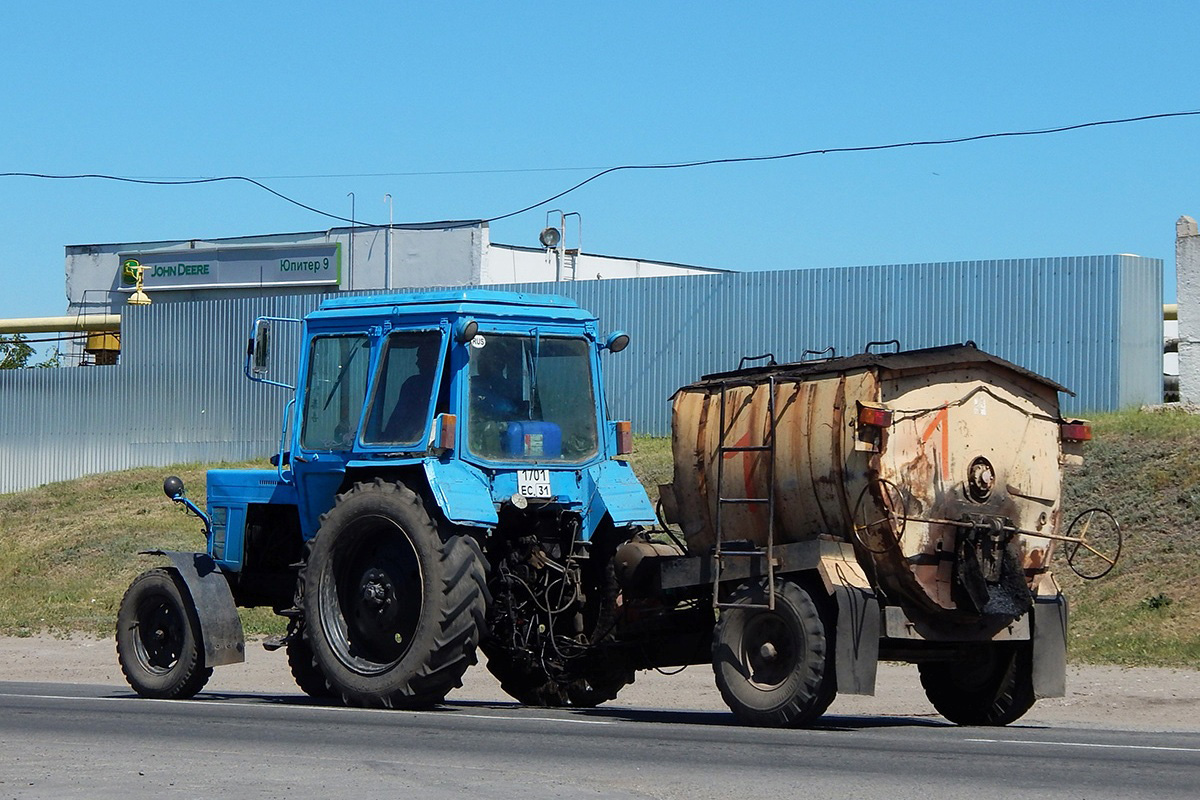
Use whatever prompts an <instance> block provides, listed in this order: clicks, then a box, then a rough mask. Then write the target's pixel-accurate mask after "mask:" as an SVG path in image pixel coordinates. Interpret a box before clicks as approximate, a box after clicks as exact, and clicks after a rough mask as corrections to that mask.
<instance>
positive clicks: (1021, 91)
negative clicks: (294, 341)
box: [0, 2, 1200, 317]
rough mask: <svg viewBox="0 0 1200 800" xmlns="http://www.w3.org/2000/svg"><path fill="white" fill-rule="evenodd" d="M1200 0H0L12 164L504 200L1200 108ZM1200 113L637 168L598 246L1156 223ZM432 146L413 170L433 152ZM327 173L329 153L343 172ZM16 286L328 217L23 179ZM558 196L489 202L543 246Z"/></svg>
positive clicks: (15, 310) (410, 198) (864, 241)
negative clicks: (92, 262)
mask: <svg viewBox="0 0 1200 800" xmlns="http://www.w3.org/2000/svg"><path fill="white" fill-rule="evenodd" d="M1197 31H1200V4H1197V3H1194V2H1193V3H1170V2H1160V3H1152V4H1151V3H1146V4H1141V3H1125V2H1088V3H1084V2H1056V3H1044V2H1036V3H1035V2H1011V3H1003V4H1001V3H990V4H984V3H967V2H956V3H923V2H909V3H868V2H860V3H837V4H807V3H754V2H749V3H737V4H734V3H706V2H693V3H656V2H640V3H602V4H601V3H598V4H590V5H589V6H588V7H586V8H575V7H573V4H564V3H469V2H468V3H455V4H453V5H451V4H434V3H423V4H415V3H404V2H390V3H358V4H344V5H335V4H321V3H306V2H289V3H244V2H242V3H192V4H177V3H162V2H156V3H141V2H126V3H121V4H95V3H69V2H67V3H64V2H45V3H40V4H21V5H19V6H16V7H13V8H9V9H7V10H6V13H5V37H4V38H5V44H4V47H3V48H0V70H2V72H3V74H4V76H5V80H4V91H3V92H2V93H0V103H2V104H3V105H2V109H0V110H2V113H0V120H3V123H0V154H2V157H0V162H2V167H0V171H23V172H44V173H77V172H101V173H109V174H115V175H125V176H137V177H197V176H217V175H247V176H252V177H255V178H257V179H260V180H262V181H263V182H265V183H267V184H269V185H270V186H272V187H273V188H275V189H277V190H278V191H280V192H283V193H285V194H287V195H290V196H292V197H295V198H296V199H298V200H300V201H302V202H304V203H305V204H308V205H311V206H315V207H318V208H321V209H324V210H328V211H330V212H332V213H335V214H339V215H343V216H348V215H349V212H350V199H349V197H347V193H349V192H354V194H355V198H356V205H357V216H358V218H359V219H361V220H365V221H369V222H386V221H387V218H388V209H387V206H386V204H385V203H384V200H383V198H384V194H385V193H390V194H391V195H392V196H393V198H394V203H395V205H394V214H395V219H396V221H397V222H410V221H411V222H419V221H426V220H436V219H472V218H487V217H492V216H497V215H500V214H505V213H507V212H510V211H513V210H515V209H518V208H522V207H524V206H526V205H529V204H531V203H534V202H536V201H538V200H540V199H542V198H544V197H547V196H549V195H552V194H554V193H556V192H558V191H561V190H562V189H565V188H567V187H568V186H570V185H572V184H574V183H576V182H578V181H580V180H582V179H583V178H586V177H587V176H588V175H589V174H591V173H592V172H594V171H596V170H598V169H601V168H605V167H609V166H614V165H618V164H643V163H663V162H678V161H688V160H693V159H708V158H723V157H736V156H755V155H768V154H773V153H784V152H793V151H798V150H806V149H814V148H830V147H844V146H855V145H872V144H886V143H891V142H903V141H909V140H914V139H930V138H949V137H956V136H968V135H972V134H980V133H988V132H993V131H1006V130H1024V129H1033V128H1043V127H1053V126H1057V125H1066V124H1072V123H1078V122H1086V121H1090V120H1099V119H1106V118H1115V117H1126V116H1136V115H1141V114H1153V113H1159V112H1167V111H1182V110H1197V109H1200V99H1197V97H1198V92H1197V90H1196V88H1195V86H1196V83H1197V66H1198V61H1200V56H1198V55H1197V54H1198V53H1200V48H1197V46H1196V43H1195V42H1196V39H1195V37H1196V32H1197ZM1198 142H1200V117H1189V118H1180V119H1172V120H1164V121H1157V122H1146V123H1140V124H1134V125H1127V126H1112V127H1106V128H1097V129H1091V130H1084V131H1078V132H1073V133H1066V134H1060V135H1055V136H1045V137H1033V138H1015V139H1005V140H994V141H987V142H975V143H970V144H962V145H954V146H946V147H934V148H919V149H918V148H913V149H904V150H894V151H888V152H876V153H862V154H831V155H823V156H815V157H809V158H800V159H793V160H788V161H775V162H768V163H758V164H734V165H721V166H713V167H704V168H697V169H688V170H671V171H639V172H620V173H615V174H612V175H608V176H605V177H604V178H601V179H599V180H597V181H595V182H593V183H591V184H589V185H588V186H586V187H584V188H583V189H580V190H579V191H577V192H575V193H573V194H571V195H568V196H567V197H565V198H563V199H562V200H560V201H557V202H556V203H555V204H554V206H556V207H560V208H562V209H564V210H567V211H577V212H579V213H580V214H581V215H582V218H583V246H584V249H585V251H590V252H594V253H604V254H611V255H627V256H638V257H642V258H649V259H661V260H666V261H674V262H682V263H691V264H702V265H709V266H718V267H725V268H731V269H743V270H752V269H778V268H801V267H815V266H838V265H856V264H887V263H907V262H914V261H940V260H959V259H985V258H1018V257H1026V256H1071V255H1094V254H1110V253H1137V254H1140V255H1145V256H1153V257H1157V258H1162V259H1163V260H1164V261H1165V262H1166V267H1167V270H1166V280H1165V288H1166V295H1167V297H1166V299H1168V300H1173V299H1174V271H1173V259H1174V223H1175V219H1176V218H1177V217H1178V216H1179V215H1180V214H1185V213H1186V214H1191V215H1193V216H1196V215H1200V183H1198V181H1197V178H1198V176H1200V169H1198V167H1200V148H1198V147H1197V143H1198ZM414 173H415V174H414ZM325 176H332V177H325ZM0 219H3V220H4V231H5V239H6V247H5V248H4V250H3V252H2V253H0V278H2V279H3V282H4V285H6V286H7V287H9V291H6V292H4V293H0V317H14V316H34V315H52V314H61V313H63V312H64V311H65V305H66V303H65V298H64V276H63V246H64V245H67V244H86V243H96V242H114V241H142V240H153V239H172V238H210V237H219V236H237V235H247V234H258V233H272V232H284V231H306V230H323V229H325V228H327V227H330V226H332V225H337V224H341V223H336V222H334V221H332V220H329V219H326V218H324V217H321V216H319V215H316V214H313V213H311V212H307V211H304V210H301V209H299V208H296V207H295V206H292V205H289V204H287V203H285V202H283V201H281V200H279V199H278V198H275V197H273V196H271V195H270V194H268V193H266V192H263V191H262V190H260V189H257V188H254V187H252V186H249V185H245V184H233V183H223V184H216V185H207V186H198V187H197V186H191V187H145V186H129V185H122V184H116V183H112V182H106V181H96V180H87V181H46V180H35V179H27V178H3V179H0ZM544 220H545V213H544V210H536V211H532V212H529V213H527V214H524V215H521V216H518V217H514V218H512V219H508V220H504V221H501V222H497V223H495V224H494V225H493V226H492V239H493V240H494V241H498V242H503V243H509V244H521V245H530V246H535V245H536V242H537V238H536V237H537V233H538V231H539V230H540V229H541V227H542V226H543V224H544Z"/></svg>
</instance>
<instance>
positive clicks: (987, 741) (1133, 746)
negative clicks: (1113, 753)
mask: <svg viewBox="0 0 1200 800" xmlns="http://www.w3.org/2000/svg"><path fill="white" fill-rule="evenodd" d="M965 741H968V742H982V743H983V744H1033V745H1038V746H1039V747H1045V746H1054V745H1058V746H1059V747H1096V748H1101V749H1108V750H1166V751H1169V752H1173V753H1200V747H1164V746H1161V745H1152V744H1099V743H1096V742H1051V741H1043V742H1038V741H1033V740H1030V739H966V740H965Z"/></svg>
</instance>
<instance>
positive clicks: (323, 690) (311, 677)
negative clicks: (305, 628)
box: [287, 636, 336, 699]
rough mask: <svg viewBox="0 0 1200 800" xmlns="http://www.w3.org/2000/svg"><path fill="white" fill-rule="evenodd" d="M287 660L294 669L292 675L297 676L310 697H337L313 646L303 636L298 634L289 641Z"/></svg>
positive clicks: (302, 688)
mask: <svg viewBox="0 0 1200 800" xmlns="http://www.w3.org/2000/svg"><path fill="white" fill-rule="evenodd" d="M287 660H288V667H289V668H291V670H292V677H293V678H295V680H296V685H297V686H299V687H300V690H301V691H302V692H304V693H305V694H306V695H308V696H309V697H316V698H319V699H324V698H330V697H336V695H335V694H334V692H333V690H332V689H330V688H329V682H328V681H326V680H325V673H324V672H322V671H321V668H320V667H319V666H317V661H316V658H314V657H313V651H312V648H311V647H310V646H309V644H308V641H307V640H306V639H304V638H303V636H297V637H296V638H295V639H292V640H291V641H289V642H288V645H287Z"/></svg>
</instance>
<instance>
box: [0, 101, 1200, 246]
mask: <svg viewBox="0 0 1200 800" xmlns="http://www.w3.org/2000/svg"><path fill="white" fill-rule="evenodd" d="M1194 116H1200V111H1170V112H1164V113H1160V114H1143V115H1140V116H1135V117H1122V118H1119V119H1103V120H1094V121H1091V122H1079V123H1075V124H1071V125H1059V126H1056V127H1052V128H1037V129H1032V130H1018V131H998V132H993V133H980V134H973V135H970V136H956V137H950V138H944V139H923V140H913V141H907V142H892V143H888V144H873V145H854V146H842V147H821V148H813V149H809V150H798V151H796V152H791V153H774V154H770V155H761V156H732V157H726V158H709V159H702V160H698V161H683V162H674V163H664V164H621V165H618V166H613V167H607V168H605V169H602V170H599V171H598V172H596V173H594V174H593V175H590V176H589V177H587V178H585V179H584V180H582V181H579V182H578V183H576V184H575V185H573V186H571V187H569V188H567V189H564V190H562V191H561V192H558V193H556V194H553V195H551V196H549V197H547V198H545V199H543V200H539V201H538V202H536V203H531V204H529V205H527V206H524V207H523V208H519V209H517V210H516V211H510V212H508V213H506V214H499V215H497V216H494V217H487V218H484V219H480V220H472V221H467V222H464V221H448V220H442V221H431V222H422V223H409V224H410V225H422V226H428V225H444V226H445V227H448V228H453V227H465V226H469V225H476V224H479V223H481V222H483V223H492V222H498V221H500V220H504V219H508V218H510V217H515V216H518V215H520V214H524V213H526V212H529V211H532V210H534V209H536V208H539V207H541V206H544V205H547V204H549V203H553V202H554V201H555V200H559V199H561V198H563V197H565V196H566V195H568V194H571V193H572V192H575V191H577V190H579V189H582V188H583V187H584V186H587V185H588V184H589V183H592V182H593V181H596V180H599V179H600V178H603V177H604V176H606V175H611V174H612V173H614V172H622V171H633V170H668V169H692V168H696V167H707V166H715V165H718V164H749V163H756V162H764V161H783V160H787V159H793V158H804V157H807V156H816V155H830V154H834V153H868V152H878V151H883V150H898V149H901V148H907V147H934V146H945V145H952V144H964V143H967V142H979V141H985V140H988V139H1003V138H1016V137H1024V136H1046V135H1050V134H1057V133H1066V132H1069V131H1078V130H1083V129H1085V128H1098V127H1102V126H1108V125H1124V124H1129V123H1135V122H1147V121H1150V120H1160V119H1170V118H1174V117H1194ZM575 169H591V168H587V167H556V168H541V169H514V170H469V171H464V172H452V171H434V172H402V173H365V174H362V175H347V176H336V175H311V176H303V175H288V176H276V179H279V180H282V179H285V178H286V179H294V178H305V177H307V178H327V177H390V176H416V175H454V174H485V173H504V172H512V173H518V172H555V171H571V170H575ZM17 177H21V178H38V179H46V180H80V179H88V178H92V179H99V180H110V181H118V182H121V183H132V184H142V185H151V186H187V185H196V184H206V183H221V182H245V183H249V184H251V185H253V186H257V187H258V188H260V189H262V190H263V191H266V192H269V193H270V194H272V195H274V196H276V197H278V198H279V199H281V200H284V201H286V202H288V203H291V204H292V205H295V206H298V207H299V208H302V209H304V210H306V211H311V212H313V213H314V214H319V215H321V216H324V217H328V218H329V219H334V220H338V221H339V222H348V223H350V224H351V225H370V224H372V223H364V222H362V221H360V220H355V219H351V218H349V217H343V216H341V215H338V214H333V213H330V212H328V211H322V210H321V209H319V208H314V207H313V206H310V205H308V204H306V203H302V202H300V201H299V200H296V199H295V198H292V197H289V196H288V195H285V194H283V193H282V192H280V191H277V190H275V189H272V188H271V187H270V186H268V185H267V184H265V183H263V182H262V181H260V180H258V179H255V178H250V177H247V176H245V175H224V176H219V177H207V178H135V177H129V176H121V175H106V174H101V173H82V174H77V175H54V174H48V173H39V172H0V178H17ZM390 227H400V226H390Z"/></svg>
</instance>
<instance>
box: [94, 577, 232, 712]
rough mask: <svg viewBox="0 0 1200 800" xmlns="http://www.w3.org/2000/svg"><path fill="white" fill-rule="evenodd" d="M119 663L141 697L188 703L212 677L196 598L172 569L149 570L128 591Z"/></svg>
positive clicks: (120, 623)
mask: <svg viewBox="0 0 1200 800" xmlns="http://www.w3.org/2000/svg"><path fill="white" fill-rule="evenodd" d="M117 660H118V661H119V662H120V664H121V672H123V673H124V674H125V680H127V681H128V682H129V685H130V686H132V687H133V690H134V691H135V692H137V693H138V694H139V695H141V696H142V697H154V698H158V699H166V700H184V699H187V698H189V697H194V696H195V695H196V693H197V692H199V691H200V690H201V689H203V688H204V684H206V683H208V679H209V678H210V677H212V672H213V671H212V667H206V666H204V651H203V649H202V645H201V639H200V621H199V618H198V617H197V616H196V610H195V608H193V607H192V601H191V595H189V594H188V592H187V587H186V586H184V584H183V580H182V579H181V578H180V577H179V576H178V575H176V574H175V572H174V571H173V570H170V569H164V568H158V569H152V570H147V571H146V572H143V573H142V574H141V575H139V576H137V577H136V578H134V580H133V583H131V584H130V585H129V588H128V589H127V590H126V591H125V596H124V597H123V598H121V606H120V609H119V610H118V611H117Z"/></svg>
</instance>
